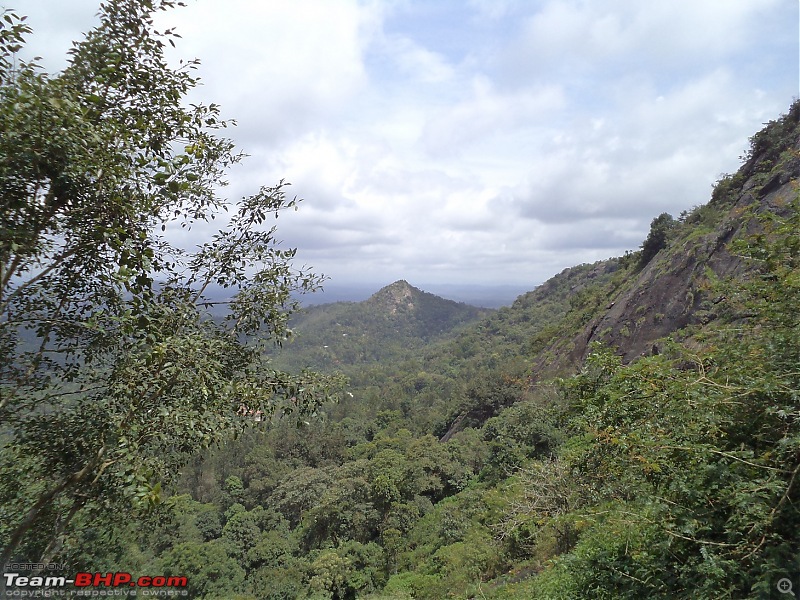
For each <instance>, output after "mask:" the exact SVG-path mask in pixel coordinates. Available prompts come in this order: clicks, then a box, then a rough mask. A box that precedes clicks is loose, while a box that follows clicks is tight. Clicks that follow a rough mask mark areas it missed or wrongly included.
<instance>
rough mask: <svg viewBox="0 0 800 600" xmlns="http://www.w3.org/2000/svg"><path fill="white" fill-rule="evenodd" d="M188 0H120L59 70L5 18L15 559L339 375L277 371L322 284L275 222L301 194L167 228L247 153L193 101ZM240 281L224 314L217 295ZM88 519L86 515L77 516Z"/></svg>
mask: <svg viewBox="0 0 800 600" xmlns="http://www.w3.org/2000/svg"><path fill="white" fill-rule="evenodd" d="M175 5H181V3H180V2H176V1H174V0H109V1H108V2H105V3H104V4H101V7H100V13H99V17H100V24H99V25H98V26H97V27H96V28H95V29H93V30H92V31H91V32H89V33H88V34H87V35H86V38H85V39H84V40H83V41H81V42H79V43H75V44H73V47H72V49H71V50H70V51H69V54H70V57H69V64H68V66H67V67H66V69H65V70H64V71H63V72H60V73H58V74H55V75H48V74H46V73H44V72H43V71H42V69H41V67H39V66H38V65H37V64H36V63H35V62H25V61H22V60H19V58H18V56H17V54H16V53H17V52H18V51H19V50H20V48H21V47H22V45H23V44H24V37H25V35H26V34H27V33H29V32H30V28H29V27H28V26H27V25H26V23H25V18H24V17H18V16H17V15H15V14H13V13H10V12H5V13H4V14H3V15H2V16H3V19H2V25H0V26H1V27H2V28H0V123H2V131H3V133H2V136H0V203H1V204H0V206H2V209H1V210H0V232H1V235H0V448H2V455H1V456H0V517H1V518H0V547H3V548H4V551H3V553H2V556H1V557H0V563H2V564H5V563H6V562H8V561H9V560H11V559H21V560H35V559H37V558H38V559H39V562H48V561H49V560H51V559H52V558H53V557H55V556H62V557H63V556H65V554H66V555H68V548H69V544H70V540H72V543H76V542H75V536H76V535H78V534H77V532H75V531H73V530H72V529H71V528H70V524H71V523H72V522H73V519H74V517H75V516H76V515H78V514H80V515H81V519H79V520H80V521H81V522H83V523H86V522H89V521H90V520H91V519H92V518H93V516H95V515H101V514H104V513H105V514H108V513H109V512H112V511H115V510H118V509H119V507H126V511H130V510H131V507H133V510H134V511H136V510H146V509H147V508H148V507H149V506H152V505H153V504H154V503H156V502H157V501H158V499H159V494H160V490H161V487H162V485H163V484H164V483H165V482H168V481H169V480H170V477H171V475H172V474H173V473H176V472H177V468H178V466H180V465H181V464H182V463H183V462H184V461H185V460H186V459H187V458H188V457H189V456H191V455H192V454H193V453H195V452H197V451H198V450H199V449H201V448H204V447H208V446H210V445H212V444H215V443H218V442H219V441H221V440H222V439H225V438H226V437H228V436H229V435H230V434H232V433H235V432H238V431H240V430H241V429H243V428H244V427H245V426H246V425H247V424H248V423H249V422H251V421H252V420H251V419H248V418H247V415H248V414H252V412H254V411H261V413H263V414H264V415H270V414H274V413H276V412H280V413H284V414H292V415H293V417H297V418H305V415H307V414H310V413H313V411H314V410H315V408H316V407H317V406H318V404H319V403H320V402H321V401H322V400H324V399H325V398H327V397H328V396H329V387H328V384H330V383H332V381H331V380H325V379H323V378H321V377H319V376H317V375H314V374H311V373H305V372H304V373H301V374H299V375H290V374H287V373H282V372H278V371H276V370H274V369H272V368H271V367H270V364H269V362H268V360H267V359H266V358H265V352H264V349H265V347H267V346H272V345H273V344H274V343H278V344H280V343H281V341H282V340H284V339H285V338H286V337H287V336H288V335H289V333H290V332H289V330H288V329H287V326H286V322H287V317H288V315H289V313H291V311H292V310H293V309H295V308H296V303H295V300H293V294H294V293H296V292H306V291H312V290H314V289H315V288H317V287H318V286H319V284H320V283H321V280H322V278H321V277H320V276H317V275H314V274H312V273H310V272H308V271H306V270H305V269H301V270H297V269H295V268H294V267H293V266H292V259H293V257H294V256H295V251H294V250H290V249H289V250H287V249H281V248H280V247H279V246H278V244H277V242H276V240H275V227H271V226H269V225H268V219H269V218H273V219H274V218H275V217H277V216H278V214H279V212H281V211H283V210H286V209H292V208H294V209H296V207H297V203H298V200H297V199H296V198H293V199H292V198H288V197H287V196H286V193H285V192H286V188H285V184H284V183H283V182H280V183H279V184H278V185H277V186H275V187H263V188H261V189H260V190H259V191H258V192H256V193H255V194H253V195H251V196H249V197H246V198H243V199H242V200H241V201H240V202H239V203H238V205H236V206H234V207H233V214H232V216H231V217H230V219H229V222H228V224H227V225H226V226H224V227H223V228H221V229H220V230H219V231H218V232H217V233H216V234H215V235H213V237H212V238H211V239H210V240H209V241H207V242H205V243H203V244H201V245H199V246H198V247H197V248H196V249H195V250H194V251H189V250H187V249H183V248H179V247H176V246H175V245H174V244H172V243H171V242H170V241H169V239H168V236H167V234H166V233H165V232H167V231H168V228H169V229H170V230H171V229H174V228H177V227H178V226H180V227H183V228H185V229H191V228H192V226H193V225H195V226H196V225H197V224H202V223H209V222H210V221H211V220H213V219H214V218H215V216H217V215H219V214H221V212H222V211H228V210H229V208H230V205H229V203H228V202H227V201H226V199H224V198H223V197H221V196H220V189H221V188H222V187H223V186H224V184H225V181H224V177H225V174H226V172H227V170H228V168H229V167H231V166H232V165H234V164H236V163H238V162H239V161H240V160H241V159H242V157H243V155H242V154H240V153H237V152H236V150H235V148H234V145H233V143H232V142H231V141H230V140H228V139H225V138H224V137H221V136H220V135H219V131H220V130H221V129H224V128H225V127H227V126H228V125H229V124H230V122H228V121H225V120H223V119H222V118H221V117H220V111H219V107H218V106H216V105H215V104H209V105H207V106H206V105H189V106H186V103H185V102H184V101H183V99H184V98H185V96H186V94H187V92H188V91H189V90H190V89H191V88H192V87H193V86H195V85H196V84H197V82H198V79H197V77H196V76H195V75H194V74H193V71H194V69H195V68H196V66H197V61H189V62H181V64H180V66H179V67H177V68H172V67H170V66H169V65H168V64H167V62H166V60H165V58H164V53H163V50H164V48H165V45H166V44H167V43H169V44H171V45H174V38H176V37H178V36H177V35H176V34H175V33H174V32H173V31H172V30H166V31H163V32H158V31H156V30H155V29H154V25H153V15H154V14H155V13H156V12H157V11H163V10H166V9H169V8H172V7H174V6H175ZM214 286H216V287H218V288H222V289H225V290H227V293H228V294H229V295H230V298H231V299H230V300H228V301H226V302H225V303H224V304H225V305H226V308H227V313H226V315H225V316H224V317H214V316H213V315H212V314H211V312H210V311H211V309H212V308H214V305H215V304H220V302H214V301H212V299H211V298H210V297H209V291H210V290H211V289H212V288H213V287H214ZM75 522H77V521H75Z"/></svg>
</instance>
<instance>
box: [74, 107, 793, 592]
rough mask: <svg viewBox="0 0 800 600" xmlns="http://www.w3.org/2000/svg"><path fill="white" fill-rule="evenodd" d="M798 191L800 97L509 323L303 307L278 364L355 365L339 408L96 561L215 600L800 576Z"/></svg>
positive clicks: (198, 482) (452, 310) (440, 308)
mask: <svg viewBox="0 0 800 600" xmlns="http://www.w3.org/2000/svg"><path fill="white" fill-rule="evenodd" d="M799 178H800V103H795V104H794V105H793V106H792V107H791V108H790V110H789V112H788V114H786V115H784V116H782V117H780V118H779V119H776V120H775V121H771V122H770V123H769V124H768V125H767V126H766V127H765V128H764V129H763V130H762V131H760V132H759V133H757V134H756V135H754V136H753V138H751V148H750V152H749V154H748V156H747V158H746V160H745V162H744V164H743V165H742V167H741V169H739V171H738V172H737V173H735V174H732V175H728V176H725V177H723V178H722V179H721V180H720V181H719V182H718V183H717V185H716V186H715V188H714V191H713V194H712V195H711V199H710V201H709V202H708V203H707V204H705V205H702V206H697V207H694V208H692V209H691V210H687V211H685V212H684V213H683V214H681V215H678V216H677V217H673V216H671V215H668V214H662V215H658V216H655V218H654V219H653V221H652V225H651V228H650V232H649V233H648V235H647V237H646V239H645V240H644V241H643V243H642V245H641V247H640V248H639V249H638V250H636V251H632V252H629V253H627V254H626V255H625V256H622V257H616V258H610V259H608V260H605V261H600V262H598V263H595V264H587V265H578V266H575V267H572V268H570V269H566V270H564V271H563V272H562V273H559V274H558V275H556V276H554V277H553V278H552V279H550V280H549V281H547V282H546V283H544V284H543V285H541V286H539V287H538V288H536V289H535V290H532V291H530V292H528V293H526V294H524V295H522V296H520V297H519V298H518V299H517V300H516V301H515V302H514V303H513V305H512V306H510V307H506V308H502V309H500V310H497V311H493V312H489V313H486V314H483V315H480V314H479V313H478V312H476V309H472V308H469V307H464V306H458V305H454V303H449V302H447V301H444V300H442V299H439V298H435V297H433V296H431V295H428V294H424V293H423V292H420V291H419V290H416V289H415V288H413V287H412V286H410V285H409V284H407V283H406V282H397V283H395V284H393V285H391V286H389V287H387V288H384V289H383V290H381V291H380V292H378V293H376V294H375V295H374V296H373V297H372V298H370V299H369V300H367V301H365V302H362V303H350V304H332V305H327V306H320V307H314V308H313V309H310V310H308V311H307V312H305V313H304V314H302V315H299V316H298V317H297V319H296V320H295V321H294V323H293V327H294V328H295V329H296V331H297V335H296V338H297V339H296V341H295V342H294V343H291V344H287V345H286V346H285V348H284V350H283V352H282V354H281V355H280V356H279V357H278V358H276V361H280V360H284V359H285V357H286V360H289V358H288V357H291V356H292V355H293V354H294V356H295V358H294V359H293V360H295V361H297V362H298V364H302V363H305V364H312V363H313V364H315V365H316V366H317V367H318V368H323V369H327V370H330V371H339V370H341V371H345V372H346V373H347V375H348V376H349V384H348V386H347V387H346V388H345V390H344V391H345V393H344V394H343V395H342V400H341V401H340V403H339V404H337V405H329V406H326V407H323V409H322V410H321V411H320V414H318V415H316V417H315V418H311V419H309V420H308V423H307V424H304V425H301V426H299V427H298V425H297V420H294V419H292V420H276V421H274V422H270V423H266V422H260V423H254V428H253V431H251V432H249V433H248V434H247V435H245V436H244V437H242V438H240V439H239V440H237V441H236V442H233V443H231V444H229V445H228V446H226V447H224V448H221V449H217V450H214V451H212V452H209V453H208V454H207V455H205V456H204V457H198V459H197V460H196V462H195V463H194V464H192V465H191V466H190V467H189V468H187V469H186V470H185V472H184V474H183V481H182V483H181V485H180V487H179V488H177V489H175V490H172V491H173V492H174V496H173V497H172V498H171V499H170V500H169V502H165V503H163V504H161V505H159V506H158V507H156V508H155V509H154V511H153V513H152V514H151V515H150V516H149V517H148V518H150V519H152V523H153V526H152V527H151V528H149V529H148V528H142V527H135V526H134V525H132V524H127V523H126V524H121V523H114V524H113V528H115V529H114V532H115V533H114V535H115V539H116V540H122V541H121V542H118V544H117V546H111V545H109V546H108V548H109V549H108V551H107V555H106V556H105V557H104V558H102V557H101V559H102V560H104V562H102V560H100V559H95V561H94V562H92V563H91V564H90V563H88V562H87V563H86V569H90V568H91V569H98V570H113V569H117V568H118V567H119V566H120V565H122V566H124V567H125V569H130V570H141V571H143V572H148V571H149V572H164V573H168V574H176V575H178V574H180V575H183V576H187V577H188V579H189V586H190V588H191V589H190V593H191V594H192V595H193V597H197V598H204V599H209V600H210V599H214V598H240V599H241V600H255V599H268V598H275V599H277V598H308V599H316V598H326V599H344V598H365V599H367V598H369V599H372V600H411V599H430V600H438V599H441V598H464V599H467V598H491V599H495V600H517V599H518V600H529V599H531V598H534V599H535V598H544V599H551V598H552V599H563V600H567V599H570V600H571V599H573V598H627V599H631V600H633V599H639V598H699V599H705V600H716V599H719V598H769V597H774V595H775V592H776V584H777V583H778V582H779V581H780V580H781V579H783V578H793V580H794V581H795V582H797V583H798V584H800V579H798V577H800V537H798V535H797V532H798V531H800V404H799V403H798V392H797V390H798V389H800V373H799V372H798V368H797V365H798V364H800V311H798V306H800V235H798V231H800V202H799V201H798V189H797V182H798V179H799ZM367 342H369V343H367ZM325 346H327V348H325ZM305 364H303V366H305ZM75 548H79V546H76V547H75ZM75 548H73V549H72V550H71V551H72V552H73V553H74V554H75V555H76V556H78V557H80V556H81V554H80V550H78V549H75ZM81 564H83V563H81ZM795 589H796V588H795Z"/></svg>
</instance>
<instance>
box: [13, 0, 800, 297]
mask: <svg viewBox="0 0 800 600" xmlns="http://www.w3.org/2000/svg"><path fill="white" fill-rule="evenodd" d="M95 1H96V0H76V1H75V2H70V3H64V2H57V1H56V0H37V1H36V2H33V1H31V0H27V2H23V3H22V4H23V5H22V7H21V9H20V12H26V10H25V9H26V8H29V9H30V11H27V12H31V14H32V17H31V21H32V23H33V25H34V27H35V28H37V23H38V24H39V26H40V28H41V34H42V36H34V37H36V38H37V39H36V40H35V44H34V45H35V47H36V49H37V53H39V54H42V55H43V56H52V55H53V54H56V55H58V54H63V52H64V51H65V50H66V48H67V46H68V44H66V43H65V42H64V40H67V39H76V38H77V37H78V36H79V33H80V31H81V30H83V31H85V30H87V29H89V28H90V27H91V26H92V24H93V22H94V21H93V15H94V13H95V11H96V8H95ZM34 17H35V18H34ZM159 22H160V23H162V22H163V24H164V25H163V26H170V27H171V26H173V25H174V26H177V31H178V32H179V33H180V34H181V35H182V36H183V39H182V40H181V41H180V43H179V44H178V48H177V50H176V51H175V52H174V53H173V54H171V56H172V57H173V58H174V59H176V60H177V57H181V58H193V57H195V56H197V57H199V58H200V59H201V60H202V66H201V68H200V71H199V73H200V75H201V77H202V78H203V86H202V87H200V88H198V89H197V90H196V91H195V92H194V93H193V96H192V98H193V100H202V101H204V102H216V103H219V104H221V105H222V109H223V114H224V115H225V116H227V117H233V118H235V119H236V120H237V121H238V123H239V126H238V127H237V128H235V129H233V130H229V131H228V132H227V133H228V134H229V135H231V136H233V137H234V139H235V141H236V142H237V143H238V144H239V145H240V146H241V147H242V149H243V150H244V151H246V152H247V153H249V154H250V155H251V156H250V158H249V159H247V160H246V161H245V162H244V163H243V165H241V166H239V167H237V168H235V169H234V170H233V171H232V172H231V175H230V178H229V179H230V181H231V185H230V187H229V188H228V189H227V190H226V191H227V192H228V194H229V195H230V197H232V198H236V197H237V196H241V195H245V194H249V193H252V192H254V191H255V190H257V189H258V187H259V186H261V185H265V184H266V185H272V184H275V183H277V181H279V180H280V179H286V180H287V181H289V182H291V183H292V187H291V188H288V190H287V191H288V192H289V193H291V194H297V195H298V196H299V197H302V198H304V199H305V202H303V203H302V204H301V206H300V210H299V211H298V212H297V213H288V214H286V215H285V216H282V218H281V219H279V220H278V222H277V224H278V237H279V238H280V239H283V240H284V241H285V244H286V245H287V246H291V247H298V249H299V251H298V257H299V259H298V260H299V262H300V263H309V264H312V265H313V266H314V267H316V268H318V269H319V270H320V271H322V272H325V273H327V274H328V275H330V276H331V277H333V278H334V281H336V280H337V279H338V280H343V281H381V282H388V281H391V280H392V279H399V278H407V279H410V280H416V281H433V280H436V281H440V282H447V283H465V282H466V283H468V282H482V283H487V282H491V283H506V284H516V283H519V282H526V284H530V285H531V287H532V286H533V285H534V284H536V283H538V282H541V281H543V280H544V279H546V278H547V277H549V276H550V275H552V274H553V273H556V272H558V271H560V270H562V269H563V268H564V267H566V266H569V265H572V264H576V263H580V262H590V261H593V260H598V259H601V258H607V257H608V256H611V255H615V254H621V253H622V252H624V251H625V250H627V249H634V248H636V247H637V246H638V245H639V244H640V243H641V241H642V239H644V237H645V235H646V234H647V230H648V227H649V223H650V221H651V220H652V218H653V217H654V216H656V215H658V214H659V213H661V212H664V211H667V212H671V213H672V214H678V213H679V212H680V211H681V210H684V209H688V208H691V207H692V206H694V205H697V204H700V203H703V202H705V201H707V199H708V197H709V195H710V192H711V185H712V184H713V182H714V181H715V180H716V179H717V178H718V177H719V175H720V174H721V173H723V172H730V171H733V170H735V169H736V168H737V166H738V163H739V161H738V156H739V155H741V154H742V153H744V152H745V150H746V148H747V140H748V137H749V136H751V135H752V134H753V133H755V132H756V131H757V130H758V129H759V128H760V127H761V124H762V123H763V122H765V121H767V120H769V119H774V118H776V117H777V116H778V114H779V113H780V112H782V111H785V110H786V109H787V107H788V105H789V102H790V101H791V99H792V97H793V96H797V95H798V89H797V77H798V70H799V69H798V46H797V45H798V41H797V40H798V5H797V3H795V2H788V1H787V0H737V1H736V2H730V1H729V0H676V1H675V2H641V1H640V0H597V1H593V2H585V1H579V0H544V1H542V2H523V1H521V0H492V1H490V2H489V1H486V0H470V1H469V2H467V3H458V2H435V3H433V2H428V1H426V0H397V1H389V0H341V1H338V0H337V2H335V3H331V2H329V1H328V0H293V1H291V2H284V1H277V0H276V1H272V0H270V1H256V0H231V1H230V2H226V3H225V4H224V7H223V6H222V5H221V4H220V3H218V2H212V1H211V0H196V1H195V2H192V3H189V5H188V7H186V8H183V9H178V10H175V11H168V12H167V13H165V14H164V15H162V16H160V17H159ZM46 64H47V65H50V64H54V63H53V62H51V61H50V59H48V61H47V62H46ZM48 68H49V67H48ZM217 227H219V225H218V224H217V223H216V222H215V223H214V224H213V227H210V226H209V227H206V226H198V227H197V228H196V229H195V230H194V231H193V232H192V234H191V235H190V236H187V235H182V236H181V235H179V234H176V239H180V240H186V241H189V242H193V241H196V240H198V239H201V238H202V237H203V236H204V235H206V234H207V233H208V232H210V231H213V230H214V229H215V228H217Z"/></svg>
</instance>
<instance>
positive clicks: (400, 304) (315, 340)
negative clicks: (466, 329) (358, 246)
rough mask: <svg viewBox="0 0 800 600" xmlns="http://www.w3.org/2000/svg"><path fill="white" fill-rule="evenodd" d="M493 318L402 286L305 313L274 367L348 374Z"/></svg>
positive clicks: (295, 323)
mask: <svg viewBox="0 0 800 600" xmlns="http://www.w3.org/2000/svg"><path fill="white" fill-rule="evenodd" d="M491 312H492V311H491V310H489V309H484V308H477V307H475V306H470V305H468V304H464V303H461V302H454V301H452V300H446V299H444V298H440V297H439V296H436V295H434V294H430V293H428V292H424V291H422V290H420V289H418V288H416V287H414V286H412V285H411V284H410V283H408V282H407V281H404V280H400V281H396V282H394V283H392V284H391V285H388V286H386V287H384V288H381V289H380V290H378V291H377V292H375V293H374V294H373V295H372V296H370V297H369V298H368V299H366V300H363V301H361V302H334V303H331V304H320V305H315V306H309V307H306V308H303V309H302V310H301V311H299V312H298V313H297V314H295V315H294V316H293V318H292V320H291V323H290V327H291V329H292V331H293V333H294V336H293V338H292V340H291V342H290V343H289V344H287V345H286V346H285V348H284V349H283V351H281V352H278V353H276V357H275V361H276V363H278V364H280V365H281V366H294V367H312V368H316V369H330V368H332V367H335V368H337V369H342V368H344V369H347V368H349V367H353V366H356V365H363V364H366V363H377V362H380V361H386V360H390V359H395V360H396V359H399V358H400V357H405V356H409V355H411V354H413V353H414V352H415V351H416V350H419V349H421V348H423V347H425V346H426V345H428V344H432V343H434V342H437V341H440V340H442V339H444V338H446V337H448V336H452V335H454V333H455V332H456V331H457V330H458V329H459V328H462V327H463V326H465V325H467V324H468V323H471V322H473V321H475V320H477V319H479V318H481V317H483V316H485V315H487V314H489V313H491Z"/></svg>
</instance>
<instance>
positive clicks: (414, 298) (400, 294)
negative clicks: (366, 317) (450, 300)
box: [367, 279, 443, 315]
mask: <svg viewBox="0 0 800 600" xmlns="http://www.w3.org/2000/svg"><path fill="white" fill-rule="evenodd" d="M425 293H426V292H423V291H422V290H420V289H417V288H415V287H414V286H413V285H411V284H410V283H408V282H407V281H406V280H405V279H401V280H400V281H395V282H394V283H392V284H391V285H387V286H386V287H384V288H381V289H380V290H378V291H377V292H375V293H374V294H373V295H372V296H371V297H370V298H369V299H368V300H367V303H368V304H371V305H374V306H377V307H381V308H383V309H384V310H385V311H386V312H387V314H391V315H396V314H397V313H398V311H400V312H410V311H413V310H415V309H416V308H417V303H418V301H419V298H420V296H422V294H425ZM442 300H443V299H442Z"/></svg>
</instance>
